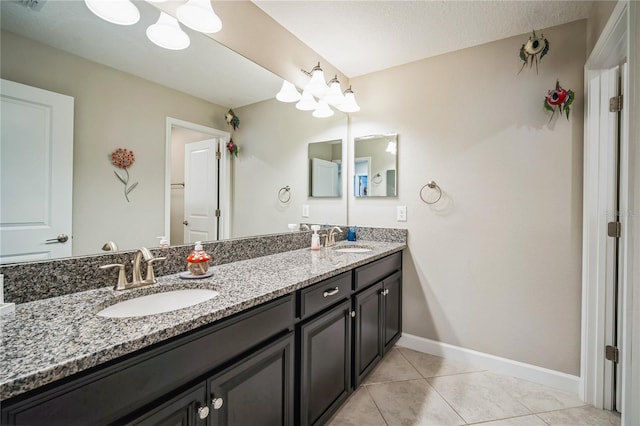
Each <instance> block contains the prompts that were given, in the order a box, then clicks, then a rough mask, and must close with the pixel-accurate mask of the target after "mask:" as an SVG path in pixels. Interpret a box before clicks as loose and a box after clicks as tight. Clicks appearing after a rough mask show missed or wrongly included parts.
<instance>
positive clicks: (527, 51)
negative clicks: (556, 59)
mask: <svg viewBox="0 0 640 426" xmlns="http://www.w3.org/2000/svg"><path fill="white" fill-rule="evenodd" d="M547 53H549V40H547V39H546V38H544V35H543V34H540V35H539V36H538V35H537V34H536V31H535V30H533V33H532V34H531V36H529V40H527V42H526V43H525V44H523V45H522V47H521V48H520V59H521V60H522V62H524V63H523V64H522V68H520V71H518V74H520V73H521V72H522V70H523V69H524V67H525V66H527V64H529V68H531V67H533V64H534V63H535V65H536V74H537V73H538V61H540V60H542V58H544V57H545V55H546V54H547Z"/></svg>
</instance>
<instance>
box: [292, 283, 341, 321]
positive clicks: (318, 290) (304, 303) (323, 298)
mask: <svg viewBox="0 0 640 426" xmlns="http://www.w3.org/2000/svg"><path fill="white" fill-rule="evenodd" d="M350 295H351V272H345V273H343V274H340V275H338V276H336V277H333V278H329V279H328V280H324V281H321V282H319V283H317V284H314V285H312V286H311V287H307V288H303V289H302V290H300V293H299V295H298V317H299V318H306V317H309V316H311V315H313V314H315V313H316V312H320V311H321V310H322V309H324V308H326V307H329V306H331V305H333V304H334V303H336V302H338V301H340V300H343V299H346V298H347V297H349V296H350Z"/></svg>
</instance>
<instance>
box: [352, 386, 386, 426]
mask: <svg viewBox="0 0 640 426" xmlns="http://www.w3.org/2000/svg"><path fill="white" fill-rule="evenodd" d="M360 386H362V387H363V388H364V390H365V391H366V392H367V395H369V398H371V401H373V405H375V406H376V409H377V410H378V413H380V417H382V421H383V422H384V423H385V424H386V425H387V426H389V422H388V421H387V419H386V417H385V416H384V414H383V413H382V410H381V409H380V407H379V406H378V403H377V402H376V399H375V398H374V397H373V395H371V392H370V391H369V389H368V388H367V386H366V385H365V384H362V385H360ZM360 386H358V388H360Z"/></svg>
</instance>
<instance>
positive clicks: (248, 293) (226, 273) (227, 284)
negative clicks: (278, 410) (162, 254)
mask: <svg viewBox="0 0 640 426" xmlns="http://www.w3.org/2000/svg"><path fill="white" fill-rule="evenodd" d="M348 244H349V243H346V242H344V243H340V245H348ZM356 244H357V245H362V244H364V245H367V246H369V247H371V248H372V249H373V250H372V251H371V252H367V253H338V252H335V250H334V248H323V249H321V250H319V251H315V250H310V249H302V250H295V251H289V252H284V253H279V254H274V255H270V256H264V257H258V258H254V259H249V260H243V261H239V262H234V263H228V264H225V265H219V266H213V267H210V270H212V271H213V275H212V276H211V277H210V278H206V279H202V280H184V279H181V278H179V277H178V274H174V275H166V276H163V277H159V278H158V283H157V284H154V285H152V286H147V287H142V288H139V289H133V290H124V291H115V290H113V287H104V288H99V289H96V290H89V291H83V292H80V293H73V294H69V295H65V296H60V297H53V298H50V299H43V300H38V301H35V302H29V303H23V304H19V305H16V310H15V313H13V314H9V315H6V316H4V317H2V319H1V320H0V336H1V339H2V341H1V345H0V365H1V366H2V368H1V369H0V400H5V399H8V398H11V397H13V396H17V395H19V394H21V393H24V392H27V391H29V390H32V389H35V388H37V387H40V386H43V385H45V384H47V383H51V382H53V381H55V380H58V379H61V378H63V377H66V376H69V375H71V374H74V373H77V372H80V371H83V370H86V369H88V368H91V367H93V366H96V365H99V364H101V363H104V362H106V361H109V360H112V359H115V358H118V357H120V356H123V355H126V354H129V353H132V352H134V351H136V350H139V349H142V348H145V347H147V346H149V345H152V344H154V343H158V342H161V341H163V340H165V339H168V338H171V337H174V336H177V335H179V334H182V333H185V332H187V331H190V330H193V329H196V328H198V327H200V326H203V325H206V324H210V323H212V322H215V321H217V320H219V319H221V318H224V317H227V316H230V315H233V314H235V313H238V312H241V311H243V310H245V309H247V308H250V307H253V306H256V305H259V304H261V303H264V302H267V301H269V300H272V299H275V298H277V297H280V296H283V295H286V294H289V293H291V292H293V291H295V290H297V289H300V288H303V287H306V286H308V285H311V284H314V283H316V282H319V281H322V280H324V279H326V278H329V277H332V276H335V275H338V274H340V273H342V272H345V271H347V270H350V269H353V268H354V267H357V266H360V265H363V264H365V263H368V262H370V261H372V260H375V259H378V258H381V257H384V256H386V255H388V254H391V253H393V252H397V251H400V250H402V249H404V248H405V247H406V244H403V243H386V242H376V241H358V242H357V243H356ZM109 284H111V283H109ZM113 284H115V283H113ZM185 288H208V289H212V290H217V291H218V292H220V295H219V296H218V297H216V298H214V299H211V300H208V301H206V302H202V303H200V304H197V305H194V306H191V307H188V308H183V309H179V310H176V311H172V312H166V313H162V314H156V315H149V316H145V317H137V318H121V319H120V318H104V317H100V316H98V315H96V313H97V312H98V311H100V310H101V309H103V308H105V307H107V306H109V305H112V304H114V303H117V302H120V301H122V300H126V299H130V298H133V297H138V296H141V295H146V294H151V293H157V292H160V291H170V290H179V289H185Z"/></svg>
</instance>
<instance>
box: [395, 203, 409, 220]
mask: <svg viewBox="0 0 640 426" xmlns="http://www.w3.org/2000/svg"><path fill="white" fill-rule="evenodd" d="M396 220H397V221H398V222H406V221H407V206H398V207H397V210H396Z"/></svg>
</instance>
